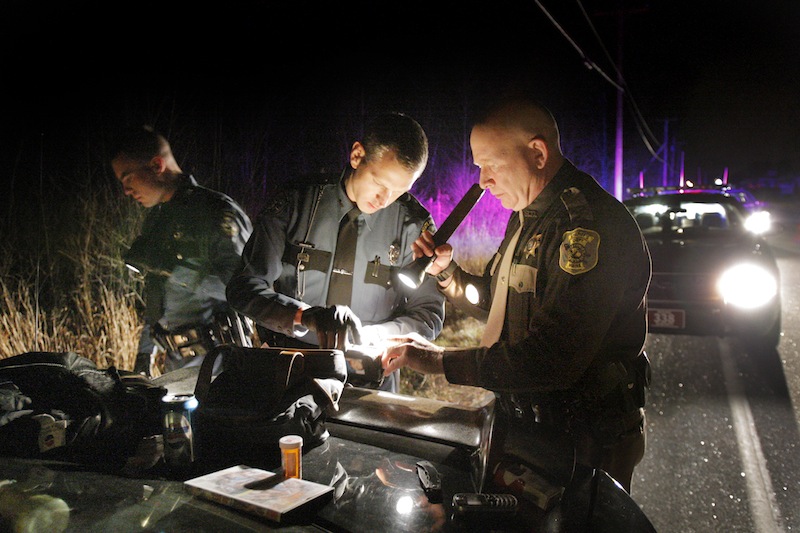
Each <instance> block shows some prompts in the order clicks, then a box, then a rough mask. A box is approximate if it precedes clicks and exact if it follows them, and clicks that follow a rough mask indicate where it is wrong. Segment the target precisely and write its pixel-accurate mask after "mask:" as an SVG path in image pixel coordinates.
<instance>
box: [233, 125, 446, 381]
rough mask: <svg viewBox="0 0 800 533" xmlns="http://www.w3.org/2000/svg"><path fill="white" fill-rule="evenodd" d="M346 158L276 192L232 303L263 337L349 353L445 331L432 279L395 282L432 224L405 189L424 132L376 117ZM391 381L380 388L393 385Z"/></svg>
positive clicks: (422, 161)
mask: <svg viewBox="0 0 800 533" xmlns="http://www.w3.org/2000/svg"><path fill="white" fill-rule="evenodd" d="M349 159H350V160H349V165H348V166H347V167H346V168H345V169H344V171H343V172H342V173H341V174H340V175H338V176H334V177H332V178H330V179H323V178H320V179H318V180H316V183H312V184H310V185H308V184H306V185H303V186H294V187H293V186H288V187H286V188H285V189H284V190H283V191H282V192H281V193H280V194H278V195H276V196H275V197H274V198H272V201H271V203H270V205H267V206H266V207H265V208H264V209H263V210H262V212H261V213H260V214H259V216H258V219H257V220H256V224H255V229H254V231H253V235H252V237H251V238H250V240H249V241H248V243H247V246H246V247H245V249H244V253H243V255H242V262H241V265H240V267H239V270H238V271H237V273H236V275H235V276H234V277H233V279H232V280H231V282H230V283H229V285H228V288H227V295H228V301H229V302H230V303H231V305H232V306H233V307H234V308H236V309H237V310H238V311H240V312H241V313H243V314H245V315H247V316H249V317H251V318H252V319H253V320H254V321H255V322H256V323H257V324H259V325H260V326H263V328H266V329H267V330H268V331H267V332H265V333H266V335H264V336H265V337H266V338H263V339H262V340H265V341H266V342H267V343H268V344H270V345H271V346H286V347H300V348H303V347H306V348H308V347H311V348H314V347H320V348H338V349H343V350H346V349H348V348H349V346H350V345H351V344H355V345H360V346H382V342H383V339H385V338H386V337H388V336H392V335H403V334H408V333H411V332H415V333H417V334H419V335H421V336H422V337H424V338H426V339H429V340H432V339H434V338H435V337H436V336H437V335H438V334H439V332H440V331H441V329H442V325H443V322H444V297H443V296H442V295H441V294H440V293H439V292H438V291H437V290H436V285H435V281H434V280H430V281H428V282H427V283H426V286H425V287H423V288H421V289H420V290H418V291H415V292H409V291H406V290H404V289H403V288H401V287H399V286H398V284H396V283H394V281H393V277H394V274H395V273H396V272H397V270H399V269H400V268H401V267H403V266H405V265H407V264H408V263H410V262H412V261H413V251H412V248H411V244H412V243H413V242H414V240H415V239H416V238H417V237H419V235H420V233H421V232H422V230H423V228H425V227H431V228H432V225H433V221H432V219H431V215H430V213H428V211H427V210H426V209H425V208H424V207H422V205H421V204H420V203H419V201H417V199H416V198H414V196H412V195H411V194H410V193H409V190H410V189H411V187H412V186H413V185H414V183H415V182H416V180H417V179H418V178H419V176H420V175H421V174H422V171H423V170H424V169H425V166H426V164H427V160H428V140H427V137H426V135H425V132H424V131H423V129H422V127H421V126H420V125H419V124H418V123H417V122H416V121H415V120H413V119H412V118H410V117H408V116H407V115H404V114H401V113H388V114H382V115H380V116H377V117H375V118H374V119H373V120H372V121H371V122H370V123H369V124H368V125H367V127H366V130H365V134H364V137H363V140H362V141H356V142H354V143H353V145H352V148H351V150H350V158H349ZM295 183H296V182H295ZM348 258H349V259H348ZM381 350H382V348H381ZM379 354H380V351H378V355H379ZM377 362H378V363H379V360H378V361H377ZM352 370H353V369H352V368H351V371H352ZM397 378H398V373H394V374H390V375H388V376H387V377H386V378H385V379H384V380H383V382H382V383H381V384H380V388H381V389H383V390H390V391H397V390H398V385H399V383H398V379H397ZM378 379H379V380H380V368H379V367H378Z"/></svg>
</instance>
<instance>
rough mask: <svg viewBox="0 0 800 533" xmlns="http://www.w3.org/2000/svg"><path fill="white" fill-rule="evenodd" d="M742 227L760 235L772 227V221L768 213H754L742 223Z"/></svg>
mask: <svg viewBox="0 0 800 533" xmlns="http://www.w3.org/2000/svg"><path fill="white" fill-rule="evenodd" d="M744 227H745V229H746V230H747V231H749V232H751V233H755V234H756V235H761V234H762V233H766V232H768V231H769V230H770V228H771V227H772V219H771V218H770V215H769V211H756V212H755V213H753V214H751V215H750V216H749V217H747V219H746V220H745V221H744Z"/></svg>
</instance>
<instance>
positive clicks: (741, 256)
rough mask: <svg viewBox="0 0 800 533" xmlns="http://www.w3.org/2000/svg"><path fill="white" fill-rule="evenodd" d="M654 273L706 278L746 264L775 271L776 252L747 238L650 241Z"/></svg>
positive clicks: (741, 236)
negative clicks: (703, 275)
mask: <svg viewBox="0 0 800 533" xmlns="http://www.w3.org/2000/svg"><path fill="white" fill-rule="evenodd" d="M647 245H648V248H649V249H650V257H651V261H652V265H653V273H675V274H702V273H713V272H719V271H721V270H723V269H724V268H726V267H729V266H731V265H733V264H736V263H738V262H742V261H755V262H757V263H760V264H764V265H767V266H768V267H769V268H773V267H772V265H774V263H775V261H774V258H773V256H772V251H771V250H770V249H769V247H768V246H767V245H766V244H765V243H764V242H763V241H761V240H760V239H758V238H753V237H749V236H748V235H744V234H734V233H732V234H729V235H724V236H723V235H719V236H714V237H713V238H692V237H686V238H681V237H679V236H675V237H670V238H663V237H661V236H658V237H656V236H654V237H649V238H648V239H647Z"/></svg>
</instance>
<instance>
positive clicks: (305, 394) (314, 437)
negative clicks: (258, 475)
mask: <svg viewBox="0 0 800 533" xmlns="http://www.w3.org/2000/svg"><path fill="white" fill-rule="evenodd" d="M219 356H222V357H223V370H222V372H220V373H219V375H217V377H215V378H213V380H212V369H213V366H214V361H215V360H216V359H217V357H219ZM346 380H347V367H346V363H345V358H344V353H343V352H342V351H341V350H324V349H301V350H298V349H289V348H243V347H238V346H232V345H224V346H219V347H217V348H215V349H214V350H213V351H212V352H210V353H209V354H207V355H206V357H205V359H204V360H203V364H202V366H201V368H200V373H199V376H198V378H197V384H196V386H195V397H196V398H197V401H198V407H197V409H196V411H195V413H194V420H195V426H196V427H195V432H196V435H197V458H198V462H199V463H200V465H201V468H203V469H208V468H218V467H222V466H226V465H231V464H239V463H247V464H249V465H251V466H261V467H266V468H274V467H275V466H277V465H278V464H280V448H279V446H278V440H279V439H280V438H281V437H283V436H285V435H299V436H301V437H303V448H304V450H307V449H310V448H313V447H315V446H317V445H319V444H321V443H322V442H324V441H325V439H327V437H328V431H327V429H326V427H325V421H326V418H327V412H328V410H329V409H333V410H336V409H338V401H339V398H340V396H341V393H342V390H343V389H344V384H345V382H346Z"/></svg>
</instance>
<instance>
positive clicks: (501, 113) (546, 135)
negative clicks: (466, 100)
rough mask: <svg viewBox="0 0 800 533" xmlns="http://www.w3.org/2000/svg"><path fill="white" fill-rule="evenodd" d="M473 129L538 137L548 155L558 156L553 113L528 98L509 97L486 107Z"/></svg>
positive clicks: (558, 143)
mask: <svg viewBox="0 0 800 533" xmlns="http://www.w3.org/2000/svg"><path fill="white" fill-rule="evenodd" d="M475 126H485V127H488V128H493V129H498V130H505V131H506V132H508V133H510V134H514V133H516V134H520V135H523V136H524V137H528V138H533V137H539V138H541V139H542V140H543V141H544V142H545V144H546V145H547V147H548V149H549V150H550V152H551V155H550V156H551V157H553V156H554V154H557V155H559V156H560V155H561V139H560V137H559V134H558V125H557V124H556V119H555V118H553V114H552V113H550V110H549V109H547V108H546V107H545V106H544V105H542V104H541V103H539V102H537V101H536V100H532V99H528V98H521V97H520V98H511V99H506V100H503V101H501V102H498V103H497V104H495V105H494V106H492V107H490V108H489V109H488V110H487V111H486V112H485V113H484V114H483V116H482V117H481V118H479V119H478V120H477V121H476V122H475Z"/></svg>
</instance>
